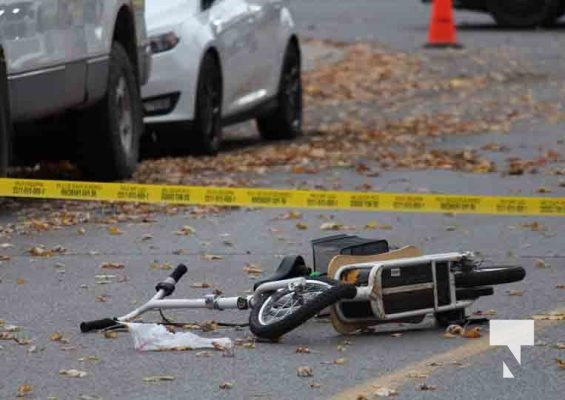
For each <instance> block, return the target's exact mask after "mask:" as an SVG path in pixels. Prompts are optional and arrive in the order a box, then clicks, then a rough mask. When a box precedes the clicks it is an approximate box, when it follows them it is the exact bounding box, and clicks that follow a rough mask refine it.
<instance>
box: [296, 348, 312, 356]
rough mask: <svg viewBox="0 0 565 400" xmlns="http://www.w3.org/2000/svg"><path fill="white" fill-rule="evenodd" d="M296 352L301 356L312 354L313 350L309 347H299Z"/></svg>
mask: <svg viewBox="0 0 565 400" xmlns="http://www.w3.org/2000/svg"><path fill="white" fill-rule="evenodd" d="M296 352H297V353H300V354H310V353H312V350H310V348H309V347H305V346H299V347H297V348H296Z"/></svg>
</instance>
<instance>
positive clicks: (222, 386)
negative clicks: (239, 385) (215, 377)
mask: <svg viewBox="0 0 565 400" xmlns="http://www.w3.org/2000/svg"><path fill="white" fill-rule="evenodd" d="M233 386H234V385H233V383H232V382H222V383H220V389H222V390H230V389H233Z"/></svg>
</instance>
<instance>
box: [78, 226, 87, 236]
mask: <svg viewBox="0 0 565 400" xmlns="http://www.w3.org/2000/svg"><path fill="white" fill-rule="evenodd" d="M77 233H78V234H79V235H81V236H84V235H86V229H84V228H78V229H77Z"/></svg>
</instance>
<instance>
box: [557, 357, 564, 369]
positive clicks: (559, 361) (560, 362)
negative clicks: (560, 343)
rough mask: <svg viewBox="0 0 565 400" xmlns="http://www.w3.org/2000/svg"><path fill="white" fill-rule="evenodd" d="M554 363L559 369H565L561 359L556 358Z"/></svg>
mask: <svg viewBox="0 0 565 400" xmlns="http://www.w3.org/2000/svg"><path fill="white" fill-rule="evenodd" d="M555 362H556V363H557V366H558V367H559V368H563V369H565V360H562V359H560V358H556V359H555Z"/></svg>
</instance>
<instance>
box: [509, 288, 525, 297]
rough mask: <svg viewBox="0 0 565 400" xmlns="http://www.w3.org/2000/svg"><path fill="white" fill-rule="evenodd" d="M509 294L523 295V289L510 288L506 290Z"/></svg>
mask: <svg viewBox="0 0 565 400" xmlns="http://www.w3.org/2000/svg"><path fill="white" fill-rule="evenodd" d="M505 293H506V294H507V295H508V296H523V295H524V291H523V290H516V289H510V290H507V291H506V292H505Z"/></svg>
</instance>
